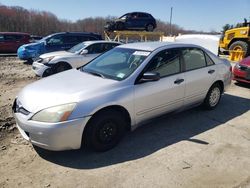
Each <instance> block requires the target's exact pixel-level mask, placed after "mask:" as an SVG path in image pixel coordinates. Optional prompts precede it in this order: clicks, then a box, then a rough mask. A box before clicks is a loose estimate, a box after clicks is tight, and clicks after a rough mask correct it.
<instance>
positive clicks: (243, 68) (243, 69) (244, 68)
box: [240, 65, 248, 71]
mask: <svg viewBox="0 0 250 188" xmlns="http://www.w3.org/2000/svg"><path fill="white" fill-rule="evenodd" d="M247 69H248V67H246V66H242V65H240V70H242V71H247Z"/></svg>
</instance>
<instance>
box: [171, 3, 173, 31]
mask: <svg viewBox="0 0 250 188" xmlns="http://www.w3.org/2000/svg"><path fill="white" fill-rule="evenodd" d="M172 14H173V7H171V11H170V36H172Z"/></svg>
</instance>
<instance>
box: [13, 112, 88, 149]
mask: <svg viewBox="0 0 250 188" xmlns="http://www.w3.org/2000/svg"><path fill="white" fill-rule="evenodd" d="M13 115H14V117H15V120H16V125H17V128H18V130H19V132H20V133H21V135H22V136H23V138H24V139H26V140H28V141H30V142H31V143H32V144H34V145H36V146H38V147H41V148H44V149H47V150H53V151H61V150H70V149H79V148H80V147H81V143H82V135H83V130H84V127H85V125H86V124H87V122H88V120H89V119H90V117H85V118H79V119H73V120H69V121H65V122H59V123H44V122H36V121H32V120H29V119H28V118H27V116H25V115H23V114H22V113H13Z"/></svg>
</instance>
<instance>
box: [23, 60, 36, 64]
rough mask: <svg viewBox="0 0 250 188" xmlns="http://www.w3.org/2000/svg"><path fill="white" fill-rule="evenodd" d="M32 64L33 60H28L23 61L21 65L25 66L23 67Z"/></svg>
mask: <svg viewBox="0 0 250 188" xmlns="http://www.w3.org/2000/svg"><path fill="white" fill-rule="evenodd" d="M33 62H34V61H33V60H31V59H28V60H25V61H24V62H23V64H25V65H32V64H33Z"/></svg>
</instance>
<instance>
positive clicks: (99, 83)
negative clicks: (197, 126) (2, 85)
mask: <svg viewBox="0 0 250 188" xmlns="http://www.w3.org/2000/svg"><path fill="white" fill-rule="evenodd" d="M231 70H232V67H231V65H230V63H229V61H228V60H226V59H219V58H218V57H217V56H216V55H214V54H213V53H211V52H210V51H208V50H206V49H204V48H202V47H199V46H196V45H192V44H178V43H164V42H153V43H150V42H148V43H132V44H125V45H120V46H117V47H115V48H113V49H112V50H110V51H108V52H106V53H104V54H102V55H100V56H98V57H97V58H95V59H94V60H92V61H91V62H90V63H88V64H86V65H84V66H82V67H81V68H80V69H73V70H69V71H65V72H62V73H60V74H56V75H52V76H50V77H48V78H46V79H41V80H38V81H36V82H34V83H32V84H30V85H27V86H26V87H25V88H24V89H23V90H22V91H21V92H20V93H19V94H18V96H17V97H16V99H15V102H14V104H13V113H14V117H15V119H16V122H17V127H18V129H19V131H20V133H21V134H22V136H23V137H24V138H25V139H27V140H29V141H30V142H31V143H32V144H34V145H36V146H39V147H41V148H45V149H48V150H67V149H79V148H80V147H81V146H82V145H85V144H86V146H88V147H90V148H92V149H94V150H97V151H106V150H108V149H111V148H112V147H114V146H115V145H116V144H117V143H118V142H119V141H120V140H121V138H122V137H123V135H124V133H125V131H126V130H130V129H132V130H133V129H135V128H136V127H137V126H138V125H140V124H142V123H143V122H145V121H147V120H148V119H151V118H154V117H157V116H159V115H162V114H165V113H168V112H172V111H180V110H183V109H187V108H190V107H193V106H196V105H200V104H203V105H204V106H205V107H206V108H207V109H214V108H215V107H216V106H217V105H218V104H219V101H220V98H221V95H222V93H223V92H224V91H225V90H226V89H227V88H228V87H229V86H230V83H231V76H232V73H231Z"/></svg>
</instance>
